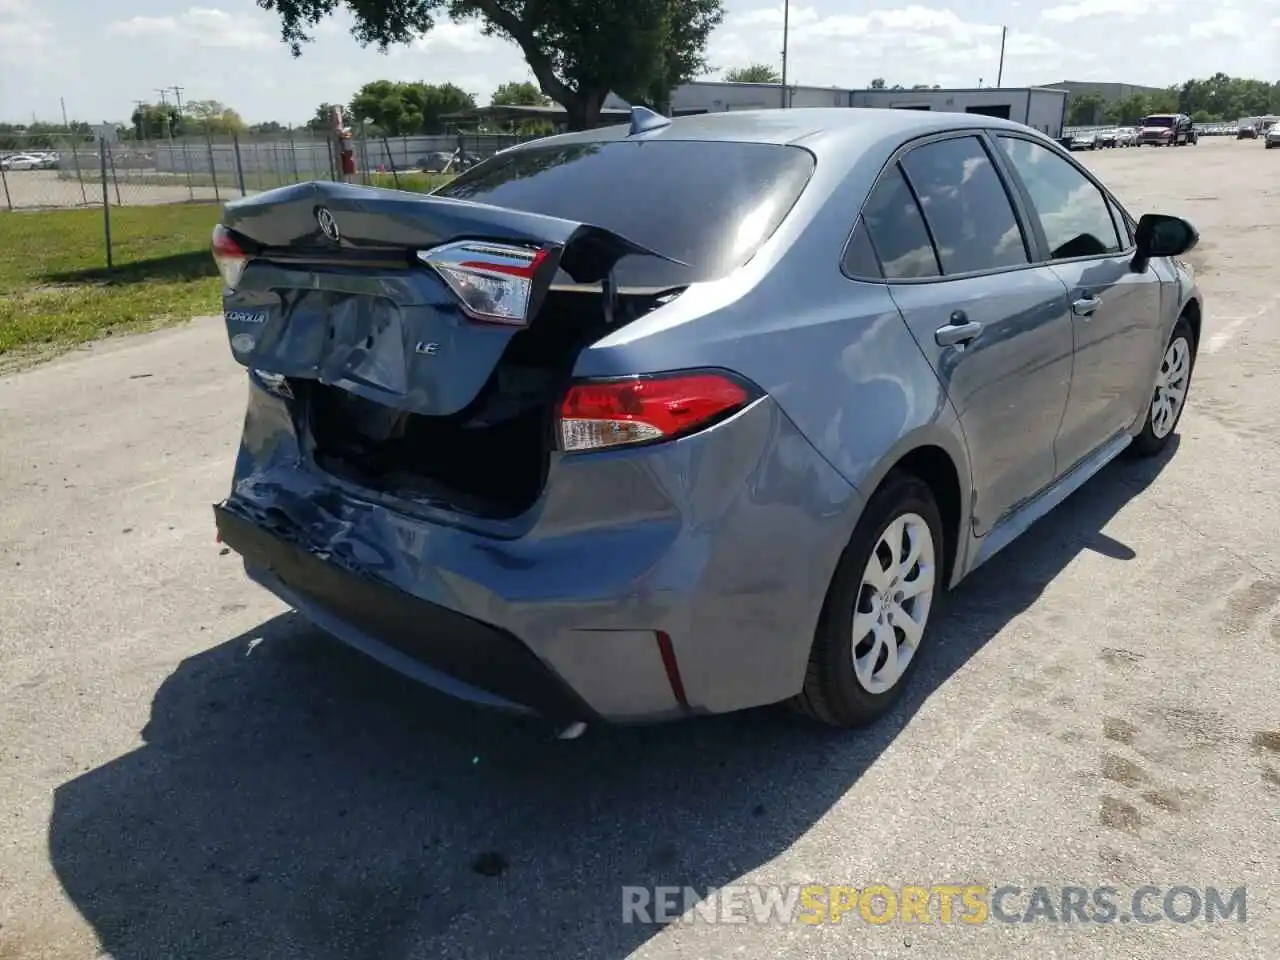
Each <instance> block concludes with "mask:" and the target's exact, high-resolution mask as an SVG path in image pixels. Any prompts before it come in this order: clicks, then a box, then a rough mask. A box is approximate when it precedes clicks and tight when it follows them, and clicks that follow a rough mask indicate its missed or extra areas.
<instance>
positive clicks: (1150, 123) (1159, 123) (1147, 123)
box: [1142, 116, 1173, 127]
mask: <svg viewBox="0 0 1280 960" xmlns="http://www.w3.org/2000/svg"><path fill="white" fill-rule="evenodd" d="M1142 125H1143V126H1144V127H1172V126H1173V117H1159V116H1157V117H1143V118H1142Z"/></svg>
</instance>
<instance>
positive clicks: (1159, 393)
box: [1151, 337, 1191, 440]
mask: <svg viewBox="0 0 1280 960" xmlns="http://www.w3.org/2000/svg"><path fill="white" fill-rule="evenodd" d="M1190 375H1191V344H1190V343H1188V342H1187V339H1186V338H1185V337H1174V339H1173V341H1172V342H1171V343H1170V344H1169V349H1168V350H1166V351H1165V354H1164V361H1163V362H1162V363H1161V364H1160V373H1159V375H1158V376H1157V377H1156V390H1155V394H1154V396H1152V398H1151V432H1152V433H1153V434H1155V436H1156V439H1160V440H1162V439H1164V438H1165V437H1166V436H1168V434H1169V431H1170V430H1172V429H1173V425H1174V424H1175V423H1177V422H1178V414H1179V413H1180V412H1181V411H1182V404H1183V402H1184V401H1185V400H1186V398H1187V380H1188V379H1189V377H1190Z"/></svg>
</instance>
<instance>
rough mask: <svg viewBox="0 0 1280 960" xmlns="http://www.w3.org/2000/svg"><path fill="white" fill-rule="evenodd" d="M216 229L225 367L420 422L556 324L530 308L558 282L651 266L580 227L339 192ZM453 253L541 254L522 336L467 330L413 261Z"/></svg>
mask: <svg viewBox="0 0 1280 960" xmlns="http://www.w3.org/2000/svg"><path fill="white" fill-rule="evenodd" d="M222 225H223V227H225V228H226V229H227V230H228V231H229V232H230V234H231V236H232V237H233V238H234V239H235V242H236V243H237V244H239V245H240V246H241V248H242V249H243V250H244V252H245V254H246V256H247V258H248V262H247V265H246V266H245V268H244V271H243V273H242V274H241V277H240V279H239V282H238V283H237V284H236V286H235V289H228V290H226V291H224V297H223V300H224V311H225V317H226V324H227V335H228V338H229V340H230V343H231V348H232V354H233V356H234V357H235V359H236V361H237V362H239V363H241V364H243V365H244V366H246V367H248V368H251V369H255V370H259V371H263V372H266V373H270V374H276V375H280V376H284V377H290V378H295V379H309V380H316V381H319V382H320V383H323V384H326V385H330V386H334V387H338V388H340V389H343V390H347V391H349V392H351V393H354V394H356V395H358V396H361V397H363V398H365V399H367V400H371V401H374V402H377V403H381V404H385V405H387V406H388V407H393V408H395V409H397V410H400V411H405V412H409V413H416V414H423V415H432V416H447V415H451V414H455V413H457V412H459V411H460V410H462V409H464V408H465V407H466V406H467V405H468V404H470V403H471V402H472V401H473V400H475V398H476V397H477V395H478V394H479V393H480V391H481V390H482V388H483V387H484V385H485V384H486V382H487V381H488V380H489V378H490V376H491V375H492V374H493V372H494V369H495V368H496V367H497V365H498V362H499V360H500V359H501V357H502V355H503V352H504V351H505V350H506V348H507V346H508V344H509V343H510V342H511V340H512V338H513V337H514V336H515V335H516V334H517V333H519V332H520V330H522V329H525V328H527V327H528V326H530V325H532V324H534V323H544V322H552V323H554V322H555V318H554V317H543V316H539V315H538V308H539V306H540V305H541V302H542V300H543V298H545V295H546V293H547V291H548V290H549V289H550V287H551V285H552V283H553V282H556V280H557V277H558V276H567V278H568V279H569V280H571V281H573V282H575V283H596V282H602V281H605V280H606V279H607V278H608V277H609V276H610V272H611V271H612V268H613V266H614V265H615V264H616V262H617V261H618V260H619V259H620V258H621V257H623V256H625V255H627V254H644V255H650V256H659V257H660V256H661V254H657V253H654V252H653V251H650V250H647V249H646V248H644V247H641V246H639V245H637V244H635V243H633V242H631V241H629V240H627V239H626V238H624V237H621V236H618V235H617V234H616V233H612V232H610V231H606V230H602V229H600V228H597V227H594V226H592V225H590V224H585V223H577V222H573V221H568V220H561V219H558V218H554V217H545V216H541V215H538V214H532V213H526V212H524V211H519V210H510V209H506V208H502V207H493V206H488V205H484V204H477V203H469V202H467V201H462V200H452V199H444V198H437V197H431V196H429V195H418V194H409V193H401V192H398V191H391V190H379V189H376V188H369V187H357V186H351V185H347V184H339V183H320V182H317V183H304V184H298V185H295V186H289V187H283V188H281V189H279V190H272V191H268V192H266V193H263V194H259V195H256V196H253V197H248V198H244V199H242V200H237V201H234V202H232V203H230V204H228V205H227V206H226V208H225V210H224V214H223V218H222ZM458 241H478V242H488V243H492V244H504V245H508V246H509V247H515V248H529V249H531V250H537V251H539V252H540V256H539V259H538V261H537V274H536V276H535V277H534V279H533V281H532V287H533V290H534V293H533V294H532V295H531V297H530V300H529V304H530V306H529V312H528V314H527V316H526V320H525V323H524V325H523V326H521V325H520V324H518V323H516V324H511V323H484V322H477V321H476V320H475V319H474V318H473V317H472V316H469V315H468V312H467V310H465V309H464V306H463V303H462V301H461V300H460V298H459V296H458V295H457V294H456V293H455V291H454V289H451V287H450V285H449V284H448V283H446V282H445V280H444V279H442V275H441V273H440V272H438V271H437V270H435V269H433V268H432V267H430V266H427V265H426V264H424V263H423V262H421V260H420V259H419V256H418V255H419V253H420V252H422V251H430V250H433V249H437V248H440V247H442V246H444V245H447V244H451V243H456V242H458ZM665 259H669V258H665Z"/></svg>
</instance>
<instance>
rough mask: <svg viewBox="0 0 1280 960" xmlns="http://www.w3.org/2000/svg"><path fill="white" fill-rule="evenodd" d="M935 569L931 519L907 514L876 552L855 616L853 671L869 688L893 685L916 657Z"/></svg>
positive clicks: (877, 690) (871, 690) (877, 689)
mask: <svg viewBox="0 0 1280 960" xmlns="http://www.w3.org/2000/svg"><path fill="white" fill-rule="evenodd" d="M936 572H937V566H936V557H935V548H934V542H933V533H932V532H931V531H930V529H929V524H928V523H927V522H925V519H924V518H923V517H921V516H920V515H919V514H915V513H905V514H902V515H901V516H899V517H898V518H897V519H895V520H894V521H893V522H892V523H890V524H889V526H888V527H887V528H886V529H885V531H884V532H883V533H882V534H881V535H880V539H879V540H878V541H877V542H876V546H875V549H874V550H872V551H871V556H870V558H869V559H868V560H867V566H866V569H865V570H864V571H863V574H862V584H861V587H860V588H859V591H858V601H857V607H856V609H855V612H854V615H853V637H852V641H853V672H854V676H855V677H856V678H857V681H858V683H859V685H860V686H861V687H862V688H863V689H864V690H866V691H867V692H868V693H873V694H878V693H884V692H885V691H887V690H889V689H891V688H892V687H893V686H894V685H895V684H896V683H897V682H898V681H899V680H900V679H901V678H902V675H903V674H904V673H905V672H906V670H907V666H908V665H909V664H910V663H911V661H912V659H913V658H914V657H915V656H916V653H917V652H918V650H919V646H920V639H921V637H922V636H923V635H924V628H925V625H926V624H927V623H928V621H929V611H930V608H931V607H932V606H933V594H934V583H935V576H936Z"/></svg>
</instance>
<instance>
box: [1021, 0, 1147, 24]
mask: <svg viewBox="0 0 1280 960" xmlns="http://www.w3.org/2000/svg"><path fill="white" fill-rule="evenodd" d="M1040 16H1041V17H1042V18H1043V19H1045V20H1048V21H1050V22H1051V23H1076V22H1078V21H1080V20H1093V19H1096V18H1098V17H1119V18H1120V19H1122V20H1137V19H1139V18H1142V17H1145V16H1146V11H1145V9H1144V8H1143V7H1142V6H1141V5H1140V4H1136V3H1133V2H1132V0H1080V2H1079V3H1068V4H1064V5H1063V6H1060V7H1049V8H1048V9H1046V10H1044V11H1042V12H1041V14H1040Z"/></svg>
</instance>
